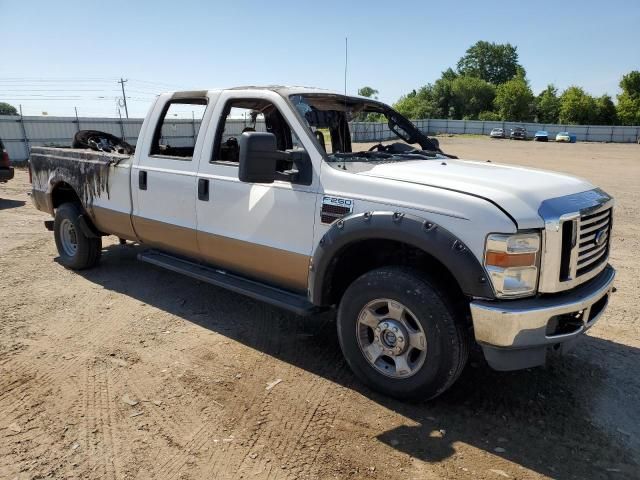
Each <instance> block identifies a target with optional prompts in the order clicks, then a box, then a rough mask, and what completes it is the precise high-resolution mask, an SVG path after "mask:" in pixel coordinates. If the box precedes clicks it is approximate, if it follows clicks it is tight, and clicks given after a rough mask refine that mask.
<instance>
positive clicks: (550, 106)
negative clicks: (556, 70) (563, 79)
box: [536, 84, 560, 123]
mask: <svg viewBox="0 0 640 480" xmlns="http://www.w3.org/2000/svg"><path fill="white" fill-rule="evenodd" d="M536 113H537V117H538V122H540V123H558V118H559V117H560V99H559V98H558V89H557V88H556V87H555V86H554V85H553V84H549V85H547V88H545V89H544V90H543V91H542V92H540V95H538V98H537V99H536Z"/></svg>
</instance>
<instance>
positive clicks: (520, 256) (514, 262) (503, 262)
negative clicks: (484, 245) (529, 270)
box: [485, 251, 536, 268]
mask: <svg viewBox="0 0 640 480" xmlns="http://www.w3.org/2000/svg"><path fill="white" fill-rule="evenodd" d="M485 263H486V264H487V265H492V266H494V267H500V268H508V267H530V266H532V265H535V264H536V254H535V253H506V252H492V251H489V252H487V254H486V257H485Z"/></svg>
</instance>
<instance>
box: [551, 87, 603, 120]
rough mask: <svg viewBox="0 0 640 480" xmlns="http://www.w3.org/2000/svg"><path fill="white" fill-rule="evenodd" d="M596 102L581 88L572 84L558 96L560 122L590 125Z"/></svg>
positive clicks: (593, 116)
mask: <svg viewBox="0 0 640 480" xmlns="http://www.w3.org/2000/svg"><path fill="white" fill-rule="evenodd" d="M595 112H596V102H595V100H594V99H593V97H592V96H591V95H589V94H588V93H586V92H585V91H584V90H583V89H582V88H580V87H576V86H572V87H569V88H567V89H566V90H565V91H564V92H562V95H561V96H560V123H569V124H574V125H590V124H592V123H593V121H594V120H595V116H596V115H595Z"/></svg>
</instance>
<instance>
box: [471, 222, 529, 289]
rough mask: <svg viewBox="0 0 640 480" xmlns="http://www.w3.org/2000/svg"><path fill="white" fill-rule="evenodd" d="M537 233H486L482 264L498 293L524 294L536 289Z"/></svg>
mask: <svg viewBox="0 0 640 480" xmlns="http://www.w3.org/2000/svg"><path fill="white" fill-rule="evenodd" d="M539 252H540V235H539V234H538V233H522V234H516V235H502V234H491V235H489V236H488V237H487V247H486V249H485V255H484V266H485V267H486V269H487V272H488V273H489V278H490V279H491V283H492V284H493V288H494V290H495V291H496V295H497V296H498V297H503V298H504V297H506V298H508V297H524V296H527V295H532V294H534V293H535V291H536V285H537V283H538V254H539Z"/></svg>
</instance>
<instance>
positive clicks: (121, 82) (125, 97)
mask: <svg viewBox="0 0 640 480" xmlns="http://www.w3.org/2000/svg"><path fill="white" fill-rule="evenodd" d="M125 82H128V80H124V79H123V78H122V77H120V80H119V81H118V83H119V84H120V85H121V86H122V100H123V101H124V113H125V115H126V116H127V118H129V109H128V108H127V96H126V95H125V93H124V84H125Z"/></svg>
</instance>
